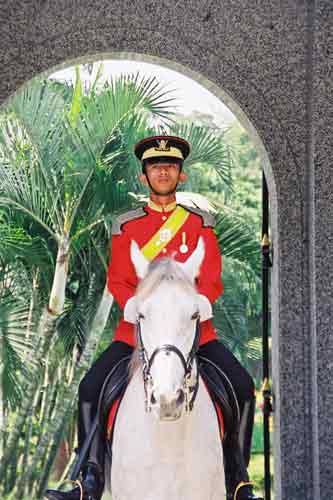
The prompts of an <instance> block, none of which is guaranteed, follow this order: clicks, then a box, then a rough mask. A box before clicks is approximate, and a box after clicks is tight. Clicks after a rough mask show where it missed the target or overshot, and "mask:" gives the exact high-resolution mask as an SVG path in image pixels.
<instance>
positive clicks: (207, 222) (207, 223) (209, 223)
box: [179, 203, 215, 227]
mask: <svg viewBox="0 0 333 500" xmlns="http://www.w3.org/2000/svg"><path fill="white" fill-rule="evenodd" d="M179 205H180V206H181V207H183V208H185V210H188V211H189V212H192V213H193V214H196V215H199V216H200V217H201V218H202V222H203V224H202V225H203V227H214V226H215V217H214V215H213V214H211V213H209V212H206V211H205V210H201V208H197V207H189V206H188V205H183V204H181V203H179Z"/></svg>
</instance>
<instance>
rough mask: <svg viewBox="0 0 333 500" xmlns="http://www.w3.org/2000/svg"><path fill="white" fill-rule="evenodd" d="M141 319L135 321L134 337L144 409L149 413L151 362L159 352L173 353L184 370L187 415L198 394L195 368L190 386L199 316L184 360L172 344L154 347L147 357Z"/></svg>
mask: <svg viewBox="0 0 333 500" xmlns="http://www.w3.org/2000/svg"><path fill="white" fill-rule="evenodd" d="M140 320H141V317H140V316H138V318H137V321H136V335H137V344H138V349H139V356H140V360H141V363H142V375H143V384H144V389H145V407H146V412H150V411H151V397H152V389H153V378H152V376H151V368H152V365H153V362H154V360H155V358H156V357H157V355H158V354H160V353H161V352H165V353H166V354H167V355H168V354H170V353H171V352H173V353H174V354H176V355H177V356H178V358H179V359H180V361H181V364H182V366H183V369H184V380H183V387H182V388H183V391H184V396H185V411H186V413H189V412H191V411H192V410H193V405H194V401H195V398H196V396H197V393H198V388H199V370H198V368H197V370H196V374H195V382H194V384H193V385H191V384H190V380H191V376H192V368H193V364H194V360H195V356H196V353H197V351H198V348H199V339H200V316H198V317H197V319H196V325H195V335H194V340H193V344H192V347H191V350H190V352H189V354H188V356H187V358H186V359H185V356H184V354H183V353H182V352H181V350H180V349H178V347H176V346H175V345H173V344H163V345H161V346H158V347H156V349H154V351H153V352H152V354H151V356H150V357H149V355H148V352H147V349H146V348H145V346H144V343H143V340H142V333H141V323H140Z"/></svg>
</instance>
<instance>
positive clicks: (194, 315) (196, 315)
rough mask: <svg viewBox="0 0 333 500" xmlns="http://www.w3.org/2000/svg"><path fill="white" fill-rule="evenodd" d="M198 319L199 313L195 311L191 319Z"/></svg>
mask: <svg viewBox="0 0 333 500" xmlns="http://www.w3.org/2000/svg"><path fill="white" fill-rule="evenodd" d="M198 318H199V311H195V313H194V314H192V316H191V319H198Z"/></svg>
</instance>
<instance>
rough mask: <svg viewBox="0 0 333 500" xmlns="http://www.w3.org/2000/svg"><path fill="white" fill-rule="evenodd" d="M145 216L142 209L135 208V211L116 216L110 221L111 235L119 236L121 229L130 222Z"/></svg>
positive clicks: (145, 213)
mask: <svg viewBox="0 0 333 500" xmlns="http://www.w3.org/2000/svg"><path fill="white" fill-rule="evenodd" d="M145 215H147V212H146V211H145V210H144V209H143V207H139V208H136V209H135V210H129V211H128V212H125V213H123V214H120V215H118V216H117V217H116V218H115V219H114V220H113V221H112V235H119V234H121V232H122V231H121V227H122V226H123V225H124V224H126V222H129V221H131V220H135V219H140V218H141V217H144V216H145Z"/></svg>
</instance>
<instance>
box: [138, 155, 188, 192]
mask: <svg viewBox="0 0 333 500" xmlns="http://www.w3.org/2000/svg"><path fill="white" fill-rule="evenodd" d="M141 180H142V182H144V184H146V185H148V186H149V187H150V189H151V190H152V191H153V192H154V193H155V194H158V195H162V196H163V195H164V196H167V195H169V194H172V193H174V192H175V191H176V188H177V184H178V182H184V181H185V180H186V175H185V174H184V173H183V172H181V171H180V166H179V164H178V163H173V162H172V161H171V160H166V161H163V162H161V163H153V162H152V163H148V164H147V165H146V174H142V176H141Z"/></svg>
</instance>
